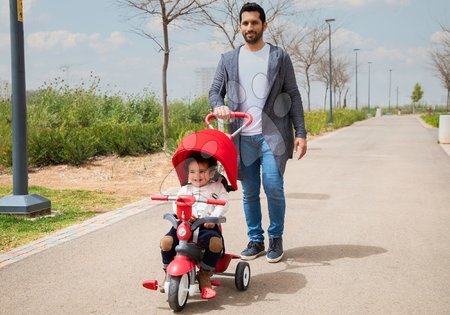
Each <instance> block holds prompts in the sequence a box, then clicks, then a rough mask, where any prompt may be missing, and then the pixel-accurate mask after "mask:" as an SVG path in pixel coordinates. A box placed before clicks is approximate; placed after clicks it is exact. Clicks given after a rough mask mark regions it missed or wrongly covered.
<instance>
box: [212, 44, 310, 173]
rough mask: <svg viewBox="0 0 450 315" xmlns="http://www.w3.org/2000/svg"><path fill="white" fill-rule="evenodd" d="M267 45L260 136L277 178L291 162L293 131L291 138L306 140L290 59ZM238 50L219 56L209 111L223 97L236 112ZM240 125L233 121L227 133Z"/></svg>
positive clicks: (237, 97) (235, 141) (282, 51)
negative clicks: (265, 93)
mask: <svg viewBox="0 0 450 315" xmlns="http://www.w3.org/2000/svg"><path fill="white" fill-rule="evenodd" d="M269 45H270V52H269V54H270V55H269V69H268V72H267V75H268V80H269V89H270V93H269V95H268V97H267V100H266V103H265V105H264V108H263V113H262V133H263V136H264V138H265V140H266V141H267V143H268V144H269V146H270V148H271V150H272V152H273V154H274V156H275V159H276V161H277V164H278V168H279V170H280V172H281V174H284V170H285V168H286V163H287V160H288V159H290V158H292V154H293V151H294V129H295V136H296V137H299V138H306V130H305V122H304V114H303V105H302V99H301V96H300V92H299V90H298V87H297V82H296V79H295V72H294V67H293V66H292V62H291V59H290V57H289V55H288V54H287V53H286V52H285V51H284V50H283V49H281V48H279V47H276V46H273V45H271V44H269ZM241 47H242V46H240V47H238V48H236V49H234V50H232V51H229V52H227V53H224V54H222V56H221V59H220V62H219V64H218V66H217V70H216V74H215V77H214V80H213V83H212V86H211V90H210V91H209V103H210V105H211V108H212V110H214V108H215V107H218V106H222V105H224V104H225V95H226V96H227V101H228V102H227V106H228V107H229V108H230V110H231V111H239V110H240V104H241V101H240V100H239V60H238V59H239V50H240V48H241ZM240 123H241V122H240V121H235V122H234V123H231V124H229V132H234V130H236V129H237V128H238V127H239V125H240ZM239 139H240V137H236V138H235V139H233V142H234V144H235V145H236V148H237V149H238V152H239ZM240 160H241V159H239V161H240ZM239 178H241V176H239Z"/></svg>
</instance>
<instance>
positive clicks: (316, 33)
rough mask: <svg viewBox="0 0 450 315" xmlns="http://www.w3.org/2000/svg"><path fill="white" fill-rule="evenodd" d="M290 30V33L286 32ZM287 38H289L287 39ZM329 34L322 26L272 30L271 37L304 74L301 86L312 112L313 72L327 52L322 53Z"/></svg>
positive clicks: (283, 27) (282, 27)
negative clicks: (294, 29) (295, 29)
mask: <svg viewBox="0 0 450 315" xmlns="http://www.w3.org/2000/svg"><path fill="white" fill-rule="evenodd" d="M286 29H289V32H285V31H286ZM286 36H289V38H288V39H286ZM327 36H328V35H327V33H326V32H325V31H324V30H323V28H322V27H320V26H312V27H303V28H302V29H298V30H297V31H293V29H292V27H290V28H287V27H285V26H279V27H278V28H277V29H275V30H272V32H271V37H272V38H273V39H274V41H275V43H276V44H279V43H280V44H281V46H282V47H283V48H284V49H285V50H286V51H287V52H288V53H289V55H291V58H292V62H293V63H294V66H296V67H295V68H296V70H297V72H300V73H301V74H302V76H301V77H302V78H303V79H302V80H301V85H302V86H303V87H304V88H305V91H306V95H307V109H308V111H310V110H311V81H312V79H313V78H312V77H313V75H312V70H313V68H314V67H316V66H317V65H318V63H319V60H320V59H321V58H322V57H323V56H324V54H325V53H326V51H321V50H320V48H321V46H322V44H323V43H324V42H325V40H326V39H327Z"/></svg>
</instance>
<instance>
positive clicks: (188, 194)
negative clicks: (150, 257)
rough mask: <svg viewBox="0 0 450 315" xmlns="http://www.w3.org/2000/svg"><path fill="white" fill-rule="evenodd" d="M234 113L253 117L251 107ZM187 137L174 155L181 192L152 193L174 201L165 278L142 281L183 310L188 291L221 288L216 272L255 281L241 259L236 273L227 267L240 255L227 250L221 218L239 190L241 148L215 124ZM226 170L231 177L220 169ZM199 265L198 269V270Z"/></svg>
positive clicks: (239, 281) (164, 250)
mask: <svg viewBox="0 0 450 315" xmlns="http://www.w3.org/2000/svg"><path fill="white" fill-rule="evenodd" d="M233 115H234V117H237V118H246V119H247V121H246V122H245V125H243V127H244V126H246V125H249V124H250V123H251V120H252V117H251V115H249V114H246V113H233ZM214 117H215V116H214V115H213V114H210V115H208V117H207V118H206V119H205V120H206V123H207V125H208V126H209V127H210V128H211V129H207V130H201V131H198V132H195V133H192V134H190V135H188V136H187V137H185V138H184V139H183V140H182V142H181V143H180V144H179V146H178V148H177V150H176V152H175V153H174V155H173V157H172V164H173V165H174V167H175V170H176V173H177V176H178V179H179V181H180V184H181V185H182V187H181V189H180V190H179V191H178V194H177V195H173V196H170V195H165V196H153V197H152V199H153V200H163V201H174V206H173V207H174V209H173V210H174V211H173V212H174V213H166V214H165V215H164V219H166V220H169V221H170V222H171V223H172V228H171V229H170V230H169V232H167V233H166V235H165V236H164V237H163V238H162V239H161V241H160V248H161V256H162V265H163V269H164V280H163V282H162V285H159V284H158V281H157V280H150V281H145V282H144V283H143V286H144V287H146V288H148V289H151V290H157V289H158V288H159V289H160V291H161V292H163V293H165V294H166V295H167V299H168V302H169V306H170V307H171V308H172V309H173V310H174V311H181V310H182V309H183V308H184V307H185V305H186V302H187V300H188V297H189V296H193V295H194V294H196V293H201V297H202V298H203V299H212V298H214V297H216V295H217V293H216V291H215V289H214V288H213V286H219V285H220V282H219V281H217V280H212V279H211V275H212V274H221V275H226V276H229V275H232V276H234V277H235V286H236V288H237V289H238V290H246V289H247V288H248V286H249V283H250V266H249V264H248V263H247V262H243V261H240V262H239V263H238V264H237V266H236V271H235V273H234V274H230V273H225V271H226V269H227V268H228V266H229V263H230V261H231V260H232V259H239V258H241V257H240V256H239V255H233V254H227V253H225V246H224V240H223V237H222V228H221V223H224V222H225V221H226V219H225V217H224V214H225V212H226V211H227V210H228V191H230V190H237V151H236V148H235V147H234V145H233V143H232V141H231V139H232V137H233V136H234V135H235V134H236V133H234V134H233V135H228V134H225V133H222V132H220V131H218V130H215V129H213V128H212V126H211V124H210V119H211V118H214ZM218 162H219V163H220V167H223V169H224V170H225V172H226V175H227V179H228V180H227V179H226V178H225V177H224V176H223V175H221V174H220V172H219V171H218ZM197 269H198V272H197Z"/></svg>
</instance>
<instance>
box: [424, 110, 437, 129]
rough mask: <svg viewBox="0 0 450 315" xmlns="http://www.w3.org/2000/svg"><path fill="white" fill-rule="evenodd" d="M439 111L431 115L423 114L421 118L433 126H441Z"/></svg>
mask: <svg viewBox="0 0 450 315" xmlns="http://www.w3.org/2000/svg"><path fill="white" fill-rule="evenodd" d="M439 116H440V114H439V113H434V114H431V115H421V116H420V118H422V120H423V121H425V122H426V123H427V124H429V125H430V126H433V127H435V128H439Z"/></svg>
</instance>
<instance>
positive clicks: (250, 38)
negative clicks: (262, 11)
mask: <svg viewBox="0 0 450 315" xmlns="http://www.w3.org/2000/svg"><path fill="white" fill-rule="evenodd" d="M240 28H241V33H242V36H244V40H245V42H246V43H247V44H250V45H253V44H256V43H258V42H259V41H260V40H262V36H263V33H264V31H265V30H266V28H267V23H264V24H263V23H262V21H261V19H260V17H259V12H257V11H251V12H242V21H241V24H240Z"/></svg>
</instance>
